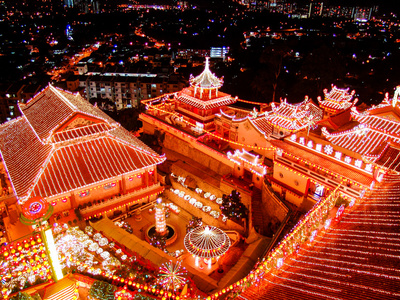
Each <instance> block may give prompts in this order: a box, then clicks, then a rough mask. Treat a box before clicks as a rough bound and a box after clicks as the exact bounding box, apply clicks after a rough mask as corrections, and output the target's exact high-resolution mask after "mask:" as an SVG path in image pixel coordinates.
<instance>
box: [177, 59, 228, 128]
mask: <svg viewBox="0 0 400 300" xmlns="http://www.w3.org/2000/svg"><path fill="white" fill-rule="evenodd" d="M223 82H224V81H223V78H222V77H221V78H218V77H216V76H215V75H214V74H213V73H212V72H211V71H210V67H209V58H208V57H206V63H205V66H204V70H203V72H202V73H201V74H200V75H198V76H197V77H193V75H190V78H189V83H190V86H189V87H187V88H184V89H183V90H181V91H180V92H178V93H177V94H176V96H175V100H176V107H175V111H176V112H177V113H179V115H180V116H181V117H183V119H184V120H185V121H186V122H185V123H190V124H192V125H193V126H195V128H196V129H197V130H198V131H202V129H206V130H211V129H214V127H215V125H214V118H215V114H216V113H218V112H219V111H220V109H222V108H225V107H226V106H227V105H230V104H233V103H235V102H236V99H235V98H232V96H231V95H228V94H225V93H223V92H221V91H219V89H220V88H221V87H222V85H223Z"/></svg>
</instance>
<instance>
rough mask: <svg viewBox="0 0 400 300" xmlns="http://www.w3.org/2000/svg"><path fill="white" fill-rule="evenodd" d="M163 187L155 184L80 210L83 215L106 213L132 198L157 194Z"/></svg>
mask: <svg viewBox="0 0 400 300" xmlns="http://www.w3.org/2000/svg"><path fill="white" fill-rule="evenodd" d="M160 187H161V184H160V183H159V182H158V183H156V184H153V185H151V186H148V187H144V188H140V189H135V190H133V191H132V192H130V193H128V194H126V195H121V196H114V197H112V198H110V199H108V200H105V201H104V202H101V203H99V204H94V205H92V206H90V207H86V208H83V209H81V210H80V212H81V214H82V215H92V214H93V213H94V212H95V211H104V210H106V209H107V208H108V209H110V208H111V207H113V206H115V205H116V204H121V205H124V204H126V203H127V202H128V201H126V200H130V199H132V198H140V196H144V195H145V194H149V193H151V192H153V191H154V192H155V191H156V190H157V189H159V188H160Z"/></svg>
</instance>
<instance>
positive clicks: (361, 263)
mask: <svg viewBox="0 0 400 300" xmlns="http://www.w3.org/2000/svg"><path fill="white" fill-rule="evenodd" d="M399 226H400V184H399V183H395V184H390V185H388V186H386V187H385V186H383V187H379V188H378V189H377V190H375V191H374V192H373V193H372V194H371V195H370V196H369V197H368V198H367V199H366V200H365V201H364V202H363V203H361V204H358V205H357V206H356V207H355V208H354V209H353V210H352V211H351V212H350V213H349V214H348V215H346V216H344V217H343V219H342V220H341V221H340V223H338V224H337V225H336V226H334V227H333V228H330V230H328V232H326V233H325V234H323V235H322V236H317V238H316V241H315V242H314V244H313V246H312V247H310V248H307V247H306V248H303V249H301V250H300V252H299V253H298V255H297V257H291V258H288V259H286V261H285V262H284V264H283V266H282V267H281V268H280V269H279V270H277V271H274V272H272V273H270V274H268V275H266V276H265V277H264V279H263V280H262V282H261V284H259V285H258V286H255V285H254V286H251V287H250V288H248V289H247V290H246V291H245V292H244V293H242V294H241V296H239V297H238V299H380V300H381V299H400V289H399V286H400V231H399Z"/></svg>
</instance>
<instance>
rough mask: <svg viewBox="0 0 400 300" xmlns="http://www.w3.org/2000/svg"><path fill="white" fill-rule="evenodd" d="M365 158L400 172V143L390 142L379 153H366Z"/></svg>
mask: <svg viewBox="0 0 400 300" xmlns="http://www.w3.org/2000/svg"><path fill="white" fill-rule="evenodd" d="M365 158H366V159H368V160H370V161H371V162H374V163H375V164H377V165H380V166H382V167H384V168H387V169H390V170H393V171H396V172H400V144H395V143H388V144H387V145H386V147H384V149H383V150H382V151H381V152H380V153H379V154H378V155H375V156H372V155H368V156H367V155H366V157H365Z"/></svg>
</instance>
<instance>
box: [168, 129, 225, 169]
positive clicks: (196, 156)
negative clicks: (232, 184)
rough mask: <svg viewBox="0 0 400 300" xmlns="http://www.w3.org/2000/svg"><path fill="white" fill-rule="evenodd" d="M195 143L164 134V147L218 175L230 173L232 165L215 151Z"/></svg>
mask: <svg viewBox="0 0 400 300" xmlns="http://www.w3.org/2000/svg"><path fill="white" fill-rule="evenodd" d="M195 143H196V144H195V145H193V144H191V143H189V142H187V141H185V140H182V139H180V138H177V137H176V136H174V135H171V134H168V133H167V134H165V139H164V147H166V148H168V149H171V150H173V151H175V152H178V153H180V154H182V155H184V156H187V157H189V158H190V159H192V160H194V161H196V162H198V163H200V164H202V165H203V166H205V167H207V168H209V169H211V170H212V171H214V172H216V173H218V174H220V175H225V174H229V173H231V172H232V168H233V163H231V162H230V161H229V160H228V159H227V158H226V157H224V156H223V155H221V154H220V153H218V152H216V151H213V150H211V149H208V147H206V146H202V145H201V144H199V143H197V142H195ZM199 149H201V150H199ZM214 152H215V153H214Z"/></svg>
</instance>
